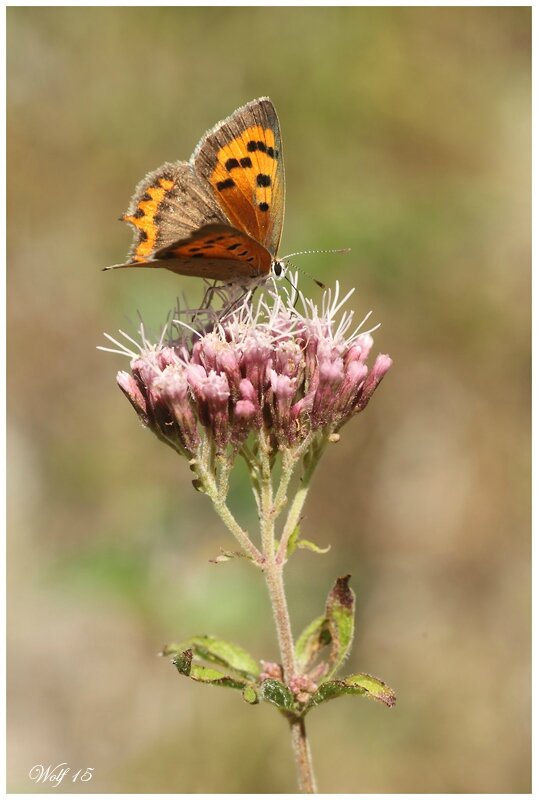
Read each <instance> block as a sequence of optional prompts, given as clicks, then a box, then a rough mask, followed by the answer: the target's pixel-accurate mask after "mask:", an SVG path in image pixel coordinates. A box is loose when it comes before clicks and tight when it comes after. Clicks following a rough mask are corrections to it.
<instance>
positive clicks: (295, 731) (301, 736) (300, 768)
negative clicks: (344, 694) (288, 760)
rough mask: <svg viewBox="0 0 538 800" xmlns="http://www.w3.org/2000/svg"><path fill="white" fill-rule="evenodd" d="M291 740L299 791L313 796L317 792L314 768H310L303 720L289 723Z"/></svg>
mask: <svg viewBox="0 0 538 800" xmlns="http://www.w3.org/2000/svg"><path fill="white" fill-rule="evenodd" d="M290 725H291V740H292V744H293V753H294V755H295V763H296V764H297V777H298V780H299V791H300V792H303V794H315V793H316V792H317V787H316V779H315V777H314V768H313V766H312V755H311V753H310V745H309V744H308V739H307V737H306V727H305V721H304V718H301V719H296V720H293V721H292V722H290Z"/></svg>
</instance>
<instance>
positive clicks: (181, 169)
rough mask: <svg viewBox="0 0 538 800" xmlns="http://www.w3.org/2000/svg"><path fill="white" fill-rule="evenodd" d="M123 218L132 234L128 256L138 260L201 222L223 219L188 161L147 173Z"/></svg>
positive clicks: (199, 225)
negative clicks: (132, 231) (132, 230)
mask: <svg viewBox="0 0 538 800" xmlns="http://www.w3.org/2000/svg"><path fill="white" fill-rule="evenodd" d="M122 219H123V220H124V221H125V222H128V223H129V224H130V225H131V226H132V228H133V229H134V234H135V235H134V241H133V245H132V247H131V251H130V253H129V256H130V257H131V259H132V260H133V261H135V262H140V263H143V262H145V261H147V260H148V259H151V258H152V256H153V255H154V254H155V253H156V252H157V250H161V249H162V248H164V247H166V246H167V245H170V244H173V243H174V242H177V241H178V240H179V239H183V238H185V237H187V236H189V235H190V234H191V233H192V232H193V231H196V230H198V229H199V228H201V227H202V226H203V225H206V224H211V223H219V222H226V218H225V217H224V214H223V213H222V211H221V210H220V208H219V206H218V204H217V203H216V202H215V200H214V198H213V196H212V194H211V192H210V191H208V190H207V189H204V186H203V184H201V183H200V181H199V180H198V179H197V177H196V175H195V174H194V171H193V169H192V166H191V165H190V164H189V163H188V162H187V161H180V162H178V163H177V164H163V166H162V167H159V169H157V170H155V171H154V172H150V173H149V174H148V175H146V177H145V178H143V180H142V181H140V183H139V184H138V186H137V187H136V190H135V193H134V195H133V198H132V200H131V204H130V206H129V210H128V211H127V213H126V214H124V216H123V217H122Z"/></svg>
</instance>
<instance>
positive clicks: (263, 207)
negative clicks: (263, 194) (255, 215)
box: [258, 203, 269, 211]
mask: <svg viewBox="0 0 538 800" xmlns="http://www.w3.org/2000/svg"><path fill="white" fill-rule="evenodd" d="M258 208H259V209H260V211H269V203H258Z"/></svg>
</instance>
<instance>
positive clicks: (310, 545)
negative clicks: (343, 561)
mask: <svg viewBox="0 0 538 800" xmlns="http://www.w3.org/2000/svg"><path fill="white" fill-rule="evenodd" d="M297 547H298V548H299V550H312V552H313V553H319V554H320V555H325V553H328V552H329V550H330V549H331V545H330V544H328V545H327V547H319V546H318V545H317V544H314V542H309V541H308V539H299V540H298V542H297Z"/></svg>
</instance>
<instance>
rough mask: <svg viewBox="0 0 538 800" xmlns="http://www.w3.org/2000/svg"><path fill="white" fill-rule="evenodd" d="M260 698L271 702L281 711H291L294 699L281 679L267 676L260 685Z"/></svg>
mask: <svg viewBox="0 0 538 800" xmlns="http://www.w3.org/2000/svg"><path fill="white" fill-rule="evenodd" d="M260 699H261V700H266V701H267V702H268V703H272V704H273V705H274V706H276V707H277V708H279V709H280V710H281V711H292V710H293V708H294V704H295V700H294V697H293V695H292V693H291V692H290V690H289V689H288V687H287V686H285V685H284V684H283V683H281V681H277V680H274V679H273V678H268V679H267V680H265V681H264V682H263V683H262V685H261V687H260Z"/></svg>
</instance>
